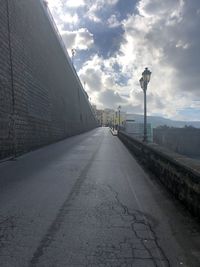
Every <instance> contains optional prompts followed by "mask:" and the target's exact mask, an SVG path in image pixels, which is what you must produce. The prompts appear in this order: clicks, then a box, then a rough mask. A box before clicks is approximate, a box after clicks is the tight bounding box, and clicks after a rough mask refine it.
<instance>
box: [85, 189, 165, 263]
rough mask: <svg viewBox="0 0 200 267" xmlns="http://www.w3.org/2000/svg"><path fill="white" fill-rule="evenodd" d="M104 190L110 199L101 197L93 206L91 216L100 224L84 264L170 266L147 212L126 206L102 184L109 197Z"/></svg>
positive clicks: (114, 193)
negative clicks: (94, 247) (99, 201)
mask: <svg viewBox="0 0 200 267" xmlns="http://www.w3.org/2000/svg"><path fill="white" fill-rule="evenodd" d="M106 188H107V189H106ZM99 190H100V189H99V188H98V191H99ZM108 190H109V192H111V193H112V199H110V198H109V199H108V198H107V199H104V200H103V202H101V203H100V205H98V206H96V207H95V210H96V211H95V216H96V218H97V220H98V222H100V223H101V224H102V228H101V227H100V228H99V229H100V232H101V233H98V235H99V236H100V240H99V244H98V245H96V249H95V250H93V252H92V251H91V252H90V253H88V254H87V253H86V255H85V260H86V264H84V266H88V267H89V266H114V267H117V266H119V267H121V266H124V267H125V266H140V267H142V266H145V267H146V266H148V267H170V262H169V260H168V259H167V257H166V255H165V253H164V251H163V250H162V248H161V246H160V245H159V242H158V237H157V236H156V233H155V231H154V230H153V227H152V225H151V224H150V223H149V221H147V218H146V217H147V216H146V215H145V214H144V213H143V212H141V211H138V210H135V209H130V208H128V207H127V206H126V205H124V204H123V203H122V201H121V200H120V198H119V193H118V192H116V191H115V190H113V188H112V187H111V186H110V185H104V191H107V196H110V197H111V195H110V194H109V193H108ZM113 197H114V200H113ZM109 237H110V239H109Z"/></svg>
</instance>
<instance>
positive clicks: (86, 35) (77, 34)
mask: <svg viewBox="0 0 200 267" xmlns="http://www.w3.org/2000/svg"><path fill="white" fill-rule="evenodd" d="M61 35H62V38H63V41H64V43H65V45H66V47H67V49H68V51H70V50H71V49H72V48H75V49H77V50H87V49H89V48H91V46H92V45H93V42H94V41H93V35H92V34H91V33H90V32H89V31H88V29H86V28H80V29H78V30H77V31H63V32H62V33H61Z"/></svg>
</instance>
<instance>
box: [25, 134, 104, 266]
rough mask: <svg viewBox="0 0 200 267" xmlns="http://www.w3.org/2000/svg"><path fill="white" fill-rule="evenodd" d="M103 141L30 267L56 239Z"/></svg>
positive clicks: (34, 255) (36, 252)
mask: <svg viewBox="0 0 200 267" xmlns="http://www.w3.org/2000/svg"><path fill="white" fill-rule="evenodd" d="M102 141H103V139H101V140H100V142H99V144H98V147H97V149H96V150H95V152H94V153H93V154H92V156H91V158H90V159H89V160H88V164H87V165H86V166H85V168H84V169H83V170H82V171H81V173H80V175H79V177H78V179H77V180H76V182H75V184H74V186H73V187H72V190H71V192H70V194H69V195H68V197H67V199H66V200H65V201H64V203H63V205H62V206H61V208H60V209H59V211H58V214H57V216H56V218H55V219H54V221H53V222H52V224H51V225H50V227H49V228H48V230H47V232H46V234H45V236H44V237H43V238H42V240H41V241H40V243H39V246H38V247H37V249H36V250H35V252H34V254H33V257H32V259H31V260H30V262H29V266H30V267H33V266H37V265H38V263H39V261H40V258H41V257H42V256H43V255H44V253H45V250H47V249H48V247H49V246H50V245H51V243H52V241H53V240H54V238H55V235H56V233H57V232H58V231H59V229H60V228H61V226H62V224H63V222H64V220H65V217H66V215H67V214H68V213H69V210H70V206H71V205H72V203H73V201H74V200H75V198H76V197H77V196H78V195H79V192H80V189H81V187H82V185H83V183H84V181H85V180H86V179H87V173H88V171H89V169H90V167H91V165H92V164H93V162H94V158H95V157H96V154H97V153H98V151H99V149H100V146H101V143H102Z"/></svg>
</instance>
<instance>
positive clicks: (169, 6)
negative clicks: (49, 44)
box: [49, 0, 200, 118]
mask: <svg viewBox="0 0 200 267" xmlns="http://www.w3.org/2000/svg"><path fill="white" fill-rule="evenodd" d="M49 1H50V2H51V5H52V6H53V14H54V16H55V18H56V21H57V24H58V26H59V27H60V29H62V35H63V38H64V41H65V43H66V45H67V48H68V49H71V48H74V47H76V48H77V49H79V50H83V51H85V52H84V53H85V54H84V55H83V54H82V55H83V58H82V59H81V58H80V62H82V63H81V64H80V69H79V72H78V73H79V75H80V77H81V80H82V81H85V82H86V89H87V91H88V93H89V95H90V96H91V97H92V99H93V101H94V102H96V104H97V105H99V106H101V107H103V106H105V107H106V106H107V105H110V107H111V105H112V104H113V108H116V107H115V105H118V104H121V105H122V106H123V108H124V109H127V110H128V111H129V112H130V111H131V109H132V111H133V112H136V113H137V112H138V113H142V112H143V92H142V90H141V88H140V85H139V82H138V80H139V78H140V77H141V73H142V71H143V70H144V68H145V67H149V68H150V70H151V71H152V78H151V81H150V83H149V86H148V95H147V97H148V113H149V114H160V115H163V116H166V117H170V118H180V117H181V116H183V114H184V116H186V115H185V114H186V113H185V112H181V113H180V110H182V111H183V110H187V109H188V108H191V109H194V111H195V110H196V106H194V101H193V100H195V99H200V90H199V84H200V76H199V71H200V53H199V47H200V36H199V34H198V32H199V30H198V29H199V28H200V20H199V17H200V11H199V10H200V9H199V0H191V1H185V0H168V1H162V0H138V1H137V3H136V5H135V9H134V8H133V7H132V8H131V10H130V9H128V8H124V10H125V11H126V14H125V13H123V20H121V19H122V16H121V14H120V9H117V7H118V6H119V7H120V6H121V5H123V6H125V5H126V3H125V2H126V1H121V0H119V1H117V0H107V1H106V0H93V1H92V0H83V1H80V2H79V5H78V4H77V5H78V8H77V9H76V8H75V7H72V6H71V7H70V2H69V1H65V0H62V2H63V3H65V5H64V8H63V6H62V5H61V1H59V0H49ZM74 2H76V1H75V0H74ZM81 2H82V4H81ZM127 2H128V1H127ZM129 2H131V3H132V1H129ZM56 3H57V4H56ZM67 3H68V6H67ZM71 3H72V2H71ZM77 3H78V1H77ZM129 4H130V3H129ZM66 7H67V9H66ZM70 21H72V22H73V23H71V22H70ZM72 24H73V27H72ZM70 27H72V28H70ZM87 49H89V50H87ZM86 50H87V54H86ZM81 60H82V61H81ZM124 95H126V96H127V97H124ZM106 98H107V100H106ZM112 99H113V101H112ZM190 114H192V112H190ZM181 118H182V117H181ZM193 118H196V117H195V116H193Z"/></svg>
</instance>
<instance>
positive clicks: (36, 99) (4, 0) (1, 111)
mask: <svg viewBox="0 0 200 267" xmlns="http://www.w3.org/2000/svg"><path fill="white" fill-rule="evenodd" d="M0 2H1V4H0V159H2V158H5V157H8V156H12V155H13V154H14V153H17V154H21V153H24V152H26V151H29V150H31V149H34V148H36V147H40V146H42V145H45V144H48V143H52V142H54V141H57V140H60V139H63V138H65V137H67V136H71V135H74V134H78V133H81V132H83V131H87V130H90V129H92V128H94V127H96V126H97V125H96V120H95V117H94V115H93V112H92V109H91V106H90V104H89V102H88V99H87V96H86V94H85V92H84V90H83V88H82V85H81V84H80V81H79V79H78V77H77V75H76V73H75V72H74V70H73V68H72V66H71V63H70V61H69V59H68V58H67V57H66V54H65V53H64V50H63V47H62V45H61V44H60V42H59V38H58V36H57V35H56V32H55V29H54V28H53V27H52V24H51V23H50V20H49V18H48V16H47V13H46V11H45V9H44V6H43V5H42V4H41V2H40V0H1V1H0Z"/></svg>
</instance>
